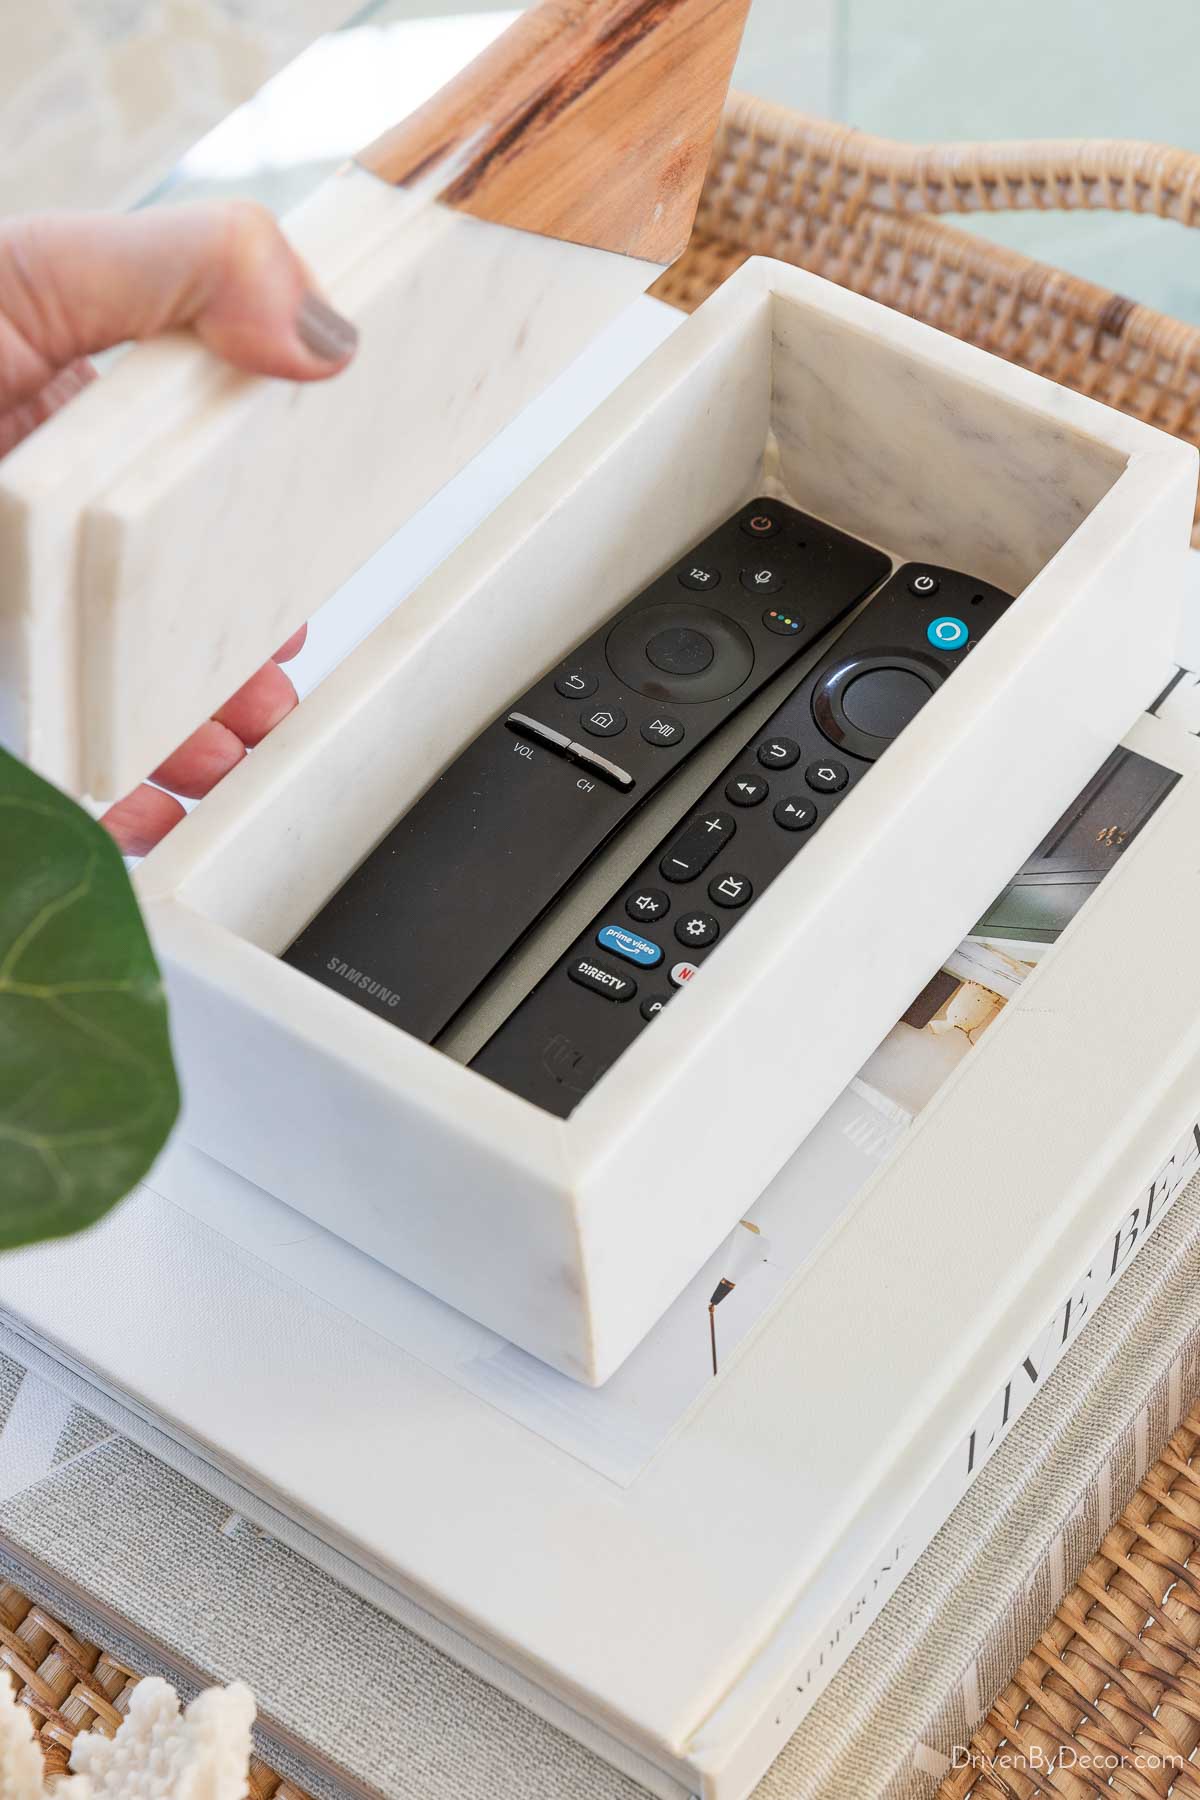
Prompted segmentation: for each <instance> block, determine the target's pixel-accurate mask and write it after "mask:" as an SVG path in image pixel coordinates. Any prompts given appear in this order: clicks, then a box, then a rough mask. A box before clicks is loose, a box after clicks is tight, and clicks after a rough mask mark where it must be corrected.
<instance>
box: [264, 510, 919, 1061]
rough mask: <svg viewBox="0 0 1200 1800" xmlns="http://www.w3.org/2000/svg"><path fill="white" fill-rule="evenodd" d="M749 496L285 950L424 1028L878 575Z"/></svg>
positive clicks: (834, 537) (357, 995) (441, 790)
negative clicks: (662, 785) (697, 749)
mask: <svg viewBox="0 0 1200 1800" xmlns="http://www.w3.org/2000/svg"><path fill="white" fill-rule="evenodd" d="M889 567H890V564H889V562H888V559H887V557H885V556H884V555H882V554H881V553H880V552H879V551H878V550H874V549H872V548H871V547H870V546H869V545H867V544H863V543H860V542H859V541H858V539H856V538H852V537H847V536H846V535H845V534H844V533H842V532H840V531H835V530H834V529H833V528H832V527H831V526H829V525H823V524H820V523H819V522H818V521H817V520H816V519H811V518H808V517H807V516H806V515H805V514H803V513H800V512H797V511H796V510H795V509H794V508H793V507H790V506H784V505H782V504H781V503H780V502H778V501H775V500H755V501H752V502H751V503H750V504H749V505H748V506H744V507H742V508H741V509H740V511H738V512H737V513H736V514H735V515H734V516H733V518H731V519H728V520H727V521H726V522H725V524H723V525H722V526H720V527H719V528H718V529H717V530H716V531H714V532H713V533H712V534H711V535H710V536H709V537H706V538H705V539H704V540H703V542H701V543H699V544H697V545H696V547H695V548H694V549H693V550H690V551H689V552H688V554H687V555H686V556H684V557H682V558H680V560H679V561H678V562H677V563H675V564H674V565H673V566H672V567H671V568H670V569H668V570H667V571H666V573H665V574H663V575H661V576H659V577H658V579H657V580H656V581H653V582H652V583H651V584H650V586H649V587H648V588H646V590H645V591H644V592H643V593H641V594H639V595H638V597H637V598H636V599H635V600H633V601H631V602H630V604H629V605H628V606H626V607H625V608H624V609H623V610H622V611H621V612H620V613H618V614H617V616H616V617H615V619H610V620H609V621H608V622H607V624H605V625H603V626H602V627H601V628H600V630H598V631H597V632H595V633H594V634H593V635H592V636H591V637H589V638H588V639H587V640H586V641H585V642H584V643H582V644H580V645H579V646H578V648H577V649H576V650H575V651H574V652H573V654H572V655H571V656H570V657H568V658H567V659H566V661H565V662H563V663H561V664H560V665H559V666H558V668H556V669H553V670H551V672H550V673H549V674H548V675H546V676H544V677H543V679H542V680H541V681H539V682H537V683H536V684H535V685H534V686H533V687H532V688H530V690H529V692H528V693H527V694H523V695H522V696H521V698H520V699H518V700H515V701H514V702H513V704H512V705H511V706H510V707H508V708H507V709H506V711H505V712H504V713H502V714H501V715H500V717H499V718H498V719H496V720H495V721H494V722H493V723H492V724H491V725H489V726H488V727H487V729H486V730H485V731H483V732H482V733H481V734H480V736H479V737H477V738H476V739H475V741H474V743H472V744H471V745H470V746H469V747H468V748H467V749H466V750H465V751H464V752H463V754H462V755H461V756H460V757H459V758H458V759H457V761H456V762H454V763H452V764H451V765H450V767H449V768H448V769H447V770H446V771H445V773H444V774H443V775H442V776H441V777H440V778H439V779H438V780H437V781H436V782H435V783H434V785H433V786H432V787H431V788H430V789H429V790H428V792H427V793H426V794H424V795H423V797H422V798H421V799H420V800H418V801H417V803H416V805H415V806H413V807H412V809H411V810H410V811H409V812H408V813H407V814H406V815H405V816H404V818H402V819H401V820H400V822H399V824H398V825H396V826H395V827H394V828H393V829H392V830H391V831H390V832H389V833H388V835H387V836H386V837H385V838H384V839H383V840H382V842H381V843H379V844H378V845H377V846H376V847H375V849H374V850H372V851H371V853H370V854H369V855H368V856H367V858H366V860H365V861H364V862H362V863H361V864H360V865H359V867H358V868H357V869H356V870H355V872H354V874H352V875H351V876H350V878H349V880H348V881H347V882H346V883H345V884H344V885H343V886H342V888H341V889H340V890H339V891H338V892H337V893H336V894H335V895H334V896H333V898H332V899H331V900H330V901H329V902H328V903H327V904H326V906H325V907H324V909H323V910H322V911H321V912H320V913H318V914H317V916H316V917H315V918H314V919H313V920H312V922H311V924H309V925H308V926H307V927H306V928H305V930H304V931H303V932H302V933H301V934H300V936H299V937H298V938H297V939H296V941H295V942H294V943H293V944H292V946H291V948H290V949H289V950H288V951H286V953H285V960H286V961H287V962H289V963H290V964H292V966H293V967H295V968H297V969H303V970H304V971H305V972H306V973H307V974H309V975H312V976H314V977H315V978H316V979H317V980H318V981H322V982H324V983H325V984H326V986H328V987H332V988H334V989H336V990H337V991H338V992H340V993H344V994H346V995H347V996H348V997H349V998H350V999H352V1000H357V1001H358V1002H359V1004H360V1005H362V1006H366V1007H368V1008H369V1009H370V1010H371V1011H372V1012H376V1013H378V1014H380V1015H381V1016H382V1017H383V1018H385V1019H389V1020H390V1021H391V1022H392V1023H393V1024H396V1025H399V1026H401V1027H402V1028H403V1029H404V1030H405V1031H408V1032H410V1033H411V1034H412V1035H413V1036H414V1037H418V1038H421V1039H423V1040H425V1041H426V1042H429V1041H430V1040H431V1039H433V1038H434V1037H436V1036H437V1035H438V1033H439V1032H441V1031H442V1030H443V1029H444V1027H445V1026H446V1025H447V1024H448V1023H449V1021H450V1020H451V1019H452V1018H453V1016H454V1014H455V1013H456V1012H457V1011H458V1010H459V1008H460V1007H461V1006H462V1005H463V1004H464V1003H465V1002H466V1001H467V1000H469V999H470V997H471V995H472V994H473V993H474V992H475V990H476V988H478V986H479V985H480V983H481V982H483V981H484V980H485V979H486V978H487V976H488V975H490V974H491V972H492V970H493V969H494V968H495V967H496V965H497V964H498V963H499V962H500V961H501V959H502V958H503V957H505V956H506V955H507V954H508V953H509V952H510V951H511V950H512V949H513V948H514V947H515V945H516V944H517V943H518V942H519V941H520V939H521V938H522V937H523V936H524V934H525V932H526V931H528V929H529V928H530V927H531V926H532V925H533V924H534V923H535V922H536V920H537V919H538V918H539V917H540V915H541V914H542V913H543V912H544V911H545V910H546V908H547V907H548V906H549V905H550V904H551V902H552V901H553V900H554V899H555V897H556V896H557V895H558V894H559V892H560V891H561V890H562V888H563V887H565V886H566V884H567V883H568V882H569V881H570V880H571V879H572V878H573V877H574V876H575V875H577V874H578V873H579V872H580V870H581V869H582V868H583V867H584V865H585V864H586V863H587V862H588V860H589V859H590V858H591V857H592V856H593V855H594V854H595V853H596V851H597V850H599V849H600V847H601V845H602V844H603V843H604V842H605V840H606V839H607V838H609V837H610V836H611V835H612V833H613V832H614V831H615V830H616V829H617V828H618V827H619V826H621V825H623V824H624V823H625V821H626V820H627V819H628V818H629V817H630V816H631V815H632V814H633V812H634V811H635V810H636V809H637V807H638V806H640V805H641V803H642V802H643V801H644V800H645V799H646V798H647V797H648V796H649V795H650V794H651V793H653V792H654V790H655V789H656V788H657V787H658V786H659V785H660V784H661V783H662V781H663V780H664V779H665V778H666V777H667V776H669V775H671V774H672V773H673V772H674V771H675V770H676V769H677V768H679V766H680V765H681V763H682V762H683V761H685V760H686V758H687V757H688V756H689V755H690V754H691V752H692V751H693V750H695V749H696V748H697V747H698V746H699V745H700V744H702V743H703V742H704V741H705V739H706V738H707V737H708V736H709V735H710V734H711V733H712V732H713V731H715V730H716V729H717V727H718V726H720V725H721V724H723V723H724V721H725V720H726V719H727V718H728V717H729V716H730V714H731V713H733V712H734V711H735V710H736V709H737V708H738V707H739V706H741V705H742V704H743V703H744V702H745V701H747V700H749V699H751V698H752V697H753V696H754V695H755V694H756V693H758V692H759V691H760V689H761V688H762V687H763V686H764V685H765V684H766V683H767V682H769V681H770V680H771V679H772V677H773V676H775V675H777V674H778V673H779V672H780V670H781V669H783V668H784V667H785V666H786V665H787V664H788V663H789V662H790V661H791V660H792V659H793V658H794V657H796V656H798V655H799V654H800V652H801V651H803V650H805V649H807V648H808V647H810V646H811V645H812V644H813V643H815V642H816V641H817V640H818V639H819V638H820V637H822V636H823V634H824V633H825V632H826V631H828V630H829V628H830V627H831V626H832V625H834V624H836V622H837V621H838V620H839V619H840V618H841V617H842V616H843V615H844V614H845V613H846V612H848V611H849V609H850V608H851V607H852V606H853V605H854V604H855V602H856V601H858V600H860V599H861V598H862V597H863V595H864V594H867V593H869V592H870V590H871V589H872V588H874V587H875V586H876V585H877V584H878V583H879V582H880V581H882V579H883V578H884V576H885V575H886V574H887V572H888V569H889Z"/></svg>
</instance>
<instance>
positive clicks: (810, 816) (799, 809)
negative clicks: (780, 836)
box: [774, 794, 817, 831]
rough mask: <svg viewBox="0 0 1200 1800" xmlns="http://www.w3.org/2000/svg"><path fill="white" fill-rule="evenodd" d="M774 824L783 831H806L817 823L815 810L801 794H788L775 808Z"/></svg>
mask: <svg viewBox="0 0 1200 1800" xmlns="http://www.w3.org/2000/svg"><path fill="white" fill-rule="evenodd" d="M774 816H775V823H776V824H777V825H782V826H783V829H784V830H785V831H807V830H808V828H809V826H810V825H815V824H816V822H817V809H816V807H815V806H814V805H813V803H812V801H811V800H806V799H805V798H804V796H803V794H789V795H788V796H787V798H786V799H784V800H780V801H778V802H777V803H776V806H775V815H774Z"/></svg>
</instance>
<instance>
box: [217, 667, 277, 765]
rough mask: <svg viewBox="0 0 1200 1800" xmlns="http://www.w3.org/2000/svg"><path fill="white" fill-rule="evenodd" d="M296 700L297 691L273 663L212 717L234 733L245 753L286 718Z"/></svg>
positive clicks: (264, 668)
mask: <svg viewBox="0 0 1200 1800" xmlns="http://www.w3.org/2000/svg"><path fill="white" fill-rule="evenodd" d="M296 698H297V696H296V690H295V688H294V687H293V686H292V684H291V682H290V681H289V680H288V678H287V676H286V675H285V674H284V672H283V670H282V669H281V668H279V666H278V665H277V664H276V663H274V662H269V663H264V664H263V666H262V668H261V669H259V670H258V672H257V673H256V674H254V675H252V676H251V677H250V679H249V681H248V682H246V684H245V685H244V686H243V687H240V688H239V689H238V691H237V693H236V694H234V696H233V698H232V699H230V700H227V701H226V702H225V704H224V706H222V707H219V708H218V710H217V711H216V712H215V713H214V714H213V717H214V718H215V719H216V720H217V721H218V723H219V724H221V725H227V726H228V727H229V729H230V731H232V732H235V733H236V735H237V736H238V737H240V738H241V740H242V742H243V744H245V745H246V747H247V748H248V749H253V747H254V745H255V744H260V743H261V742H262V740H263V739H264V738H265V737H266V735H267V733H268V732H269V731H274V729H275V727H276V726H277V725H278V723H279V721H280V720H281V719H284V718H286V717H287V715H288V713H290V712H291V710H292V708H293V707H294V706H295V705H296Z"/></svg>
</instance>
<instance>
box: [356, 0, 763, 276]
mask: <svg viewBox="0 0 1200 1800" xmlns="http://www.w3.org/2000/svg"><path fill="white" fill-rule="evenodd" d="M749 4H750V0H542V4H541V5H538V6H535V7H533V8H531V10H530V11H529V12H528V13H526V14H525V15H523V16H522V17H521V18H520V19H518V20H517V21H516V23H515V24H514V25H512V26H511V27H510V29H509V30H508V31H506V32H505V33H504V34H503V35H502V36H501V37H499V38H498V39H497V40H496V41H495V43H493V44H492V45H490V46H489V48H488V49H487V50H486V51H484V53H483V54H482V55H481V56H479V57H477V58H476V59H475V61H474V62H473V63H471V64H470V65H469V66H468V67H467V68H466V69H464V70H463V71H462V73H461V74H460V75H459V76H457V77H456V78H455V80H454V81H452V82H450V83H449V84H448V85H447V86H446V87H444V88H443V89H442V90H441V91H440V92H439V93H438V94H435V95H434V97H433V98H432V99H431V100H430V101H428V102H427V103H426V104H425V105H424V106H422V107H421V108H419V109H418V110H417V111H416V112H415V113H413V114H412V115H411V117H410V118H408V119H405V120H404V121H403V123H401V124H400V125H397V126H396V127H395V128H394V129H393V130H391V131H389V132H387V133H385V135H384V136H383V137H381V138H378V139H377V140H376V141H375V142H374V143H373V144H370V145H368V147H367V148H366V149H365V150H364V151H362V152H361V154H360V155H359V158H358V160H359V162H360V163H361V164H363V166H364V167H366V168H367V169H370V170H371V172H372V173H373V174H376V175H379V176H381V177H382V178H383V179H384V180H386V181H389V182H391V183H393V184H394V185H397V186H407V185H409V184H410V183H413V182H415V181H418V180H420V179H422V178H423V177H432V178H433V180H434V182H435V184H436V171H437V169H438V167H439V165H445V167H446V172H447V181H446V185H445V187H443V188H441V189H440V190H436V189H435V191H438V192H439V198H440V199H442V200H443V201H444V202H446V203H448V204H449V205H451V206H454V207H457V208H458V209H459V210H461V211H463V212H469V213H471V214H473V215H474V216H475V217H476V218H480V219H488V220H491V221H492V222H493V223H495V224H501V225H513V226H518V227H519V228H520V229H522V230H524V231H533V232H537V233H539V234H541V235H542V236H547V237H557V238H563V239H565V240H566V241H567V242H569V243H576V244H587V245H592V246H594V247H596V248H597V249H602V250H613V251H617V252H619V253H621V254H623V255H626V256H635V257H640V258H643V259H644V260H646V261H647V262H654V263H661V264H663V265H665V264H667V263H669V262H673V261H674V260H675V258H676V257H677V256H679V255H680V254H681V253H682V251H683V249H684V247H685V245H686V243H687V240H688V237H689V235H690V232H691V226H692V218H693V215H694V213H695V210H696V204H697V201H698V199H699V194H700V187H701V183H702V182H703V180H704V172H705V170H706V168H707V166H708V159H709V155H710V152H711V149H712V142H713V137H714V134H715V132H716V128H717V122H718V120H719V118H720V113H721V107H722V105H723V103H724V99H725V92H726V88H727V86H728V83H729V77H730V73H731V71H732V68H733V61H734V57H735V56H736V54H737V48H738V43H739V41H740V39H741V35H742V27H743V25H744V23H745V19H746V13H747V11H748V10H749Z"/></svg>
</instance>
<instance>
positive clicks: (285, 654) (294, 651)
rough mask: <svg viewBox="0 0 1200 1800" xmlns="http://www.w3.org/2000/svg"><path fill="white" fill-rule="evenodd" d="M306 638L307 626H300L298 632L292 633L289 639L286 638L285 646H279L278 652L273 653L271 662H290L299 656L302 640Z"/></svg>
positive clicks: (302, 645)
mask: <svg viewBox="0 0 1200 1800" xmlns="http://www.w3.org/2000/svg"><path fill="white" fill-rule="evenodd" d="M307 636H308V626H307V625H301V627H300V629H299V631H293V633H292V635H291V637H290V638H288V640H287V642H286V643H285V644H281V645H280V646H279V648H278V650H277V651H276V652H275V654H274V656H273V657H272V658H271V661H272V662H291V660H292V658H293V656H299V654H300V652H301V650H303V648H304V640H305V639H306V638H307Z"/></svg>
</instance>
